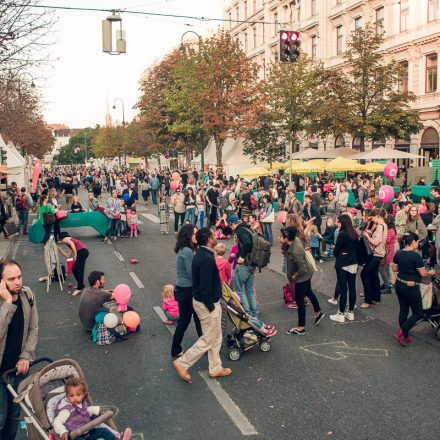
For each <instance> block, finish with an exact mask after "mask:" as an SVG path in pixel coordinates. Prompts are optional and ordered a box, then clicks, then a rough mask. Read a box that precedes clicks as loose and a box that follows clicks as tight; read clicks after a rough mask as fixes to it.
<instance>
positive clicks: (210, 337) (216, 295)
mask: <svg viewBox="0 0 440 440" xmlns="http://www.w3.org/2000/svg"><path fill="white" fill-rule="evenodd" d="M196 240H197V244H198V246H199V248H198V250H197V253H196V255H195V256H194V259H193V262H192V277H193V295H194V300H193V305H194V310H195V311H196V313H197V316H198V317H199V319H200V323H201V326H202V333H203V334H202V336H200V337H199V339H198V340H197V341H196V343H195V344H194V345H193V346H192V347H191V348H190V349H189V350H188V351H186V352H185V353H184V354H183V355H182V356H181V357H180V358H179V359H176V360H175V361H174V362H173V366H174V368H175V370H176V371H177V374H178V375H179V376H180V378H181V379H182V380H184V381H185V382H188V383H191V382H192V378H191V375H190V374H189V372H188V369H189V368H191V367H192V366H193V365H194V364H195V363H196V362H197V361H198V360H199V359H200V358H201V357H202V356H203V355H204V354H205V353H208V363H209V377H211V378H213V379H214V378H218V377H224V376H229V375H231V374H232V370H231V369H230V368H224V367H223V365H222V361H221V359H220V347H221V345H222V329H221V317H222V308H221V306H220V297H221V294H222V287H221V281H220V275H219V273H218V269H217V265H216V263H215V257H214V247H215V246H216V244H217V239H216V238H215V234H214V232H213V231H212V230H211V229H210V228H202V229H199V230H198V231H197V234H196Z"/></svg>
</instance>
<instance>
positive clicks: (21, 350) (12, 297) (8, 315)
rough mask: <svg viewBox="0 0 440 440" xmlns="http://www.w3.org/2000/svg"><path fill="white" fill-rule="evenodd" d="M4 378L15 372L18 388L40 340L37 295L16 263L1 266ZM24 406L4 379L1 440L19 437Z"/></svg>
mask: <svg viewBox="0 0 440 440" xmlns="http://www.w3.org/2000/svg"><path fill="white" fill-rule="evenodd" d="M0 279H1V281H0V301H1V305H0V358H1V366H0V375H2V374H3V373H4V372H5V371H7V370H11V369H15V370H16V375H15V376H13V377H12V378H11V381H10V382H11V384H12V386H13V387H14V388H17V387H18V383H19V382H20V381H21V380H22V378H23V376H24V375H26V374H27V372H28V370H29V363H30V361H32V360H33V359H34V352H35V346H36V345H37V338H38V312H37V306H36V304H35V298H34V295H33V292H32V291H31V290H30V289H29V288H28V287H23V284H22V272H21V266H20V265H19V264H18V263H17V262H16V261H13V260H7V261H3V262H2V263H1V264H0ZM19 417H20V407H19V406H18V405H17V404H14V403H13V397H12V396H11V395H10V394H9V392H8V390H7V388H6V384H5V383H4V381H3V379H0V440H13V439H15V437H16V435H17V429H18V421H19Z"/></svg>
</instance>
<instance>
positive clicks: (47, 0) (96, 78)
mask: <svg viewBox="0 0 440 440" xmlns="http://www.w3.org/2000/svg"><path fill="white" fill-rule="evenodd" d="M42 3H43V4H48V5H50V4H52V5H57V6H58V5H65V6H80V7H88V8H93V7H97V8H103V7H104V8H116V9H122V8H127V9H132V10H137V11H147V12H160V13H167V14H168V13H170V14H181V15H182V14H183V15H190V16H197V17H200V16H203V17H216V18H221V17H222V8H221V6H222V0H106V1H105V2H104V1H102V0H101V1H100V0H44V1H43V2H42ZM56 14H57V16H58V18H59V21H58V23H57V25H56V34H57V38H58V42H57V44H56V45H55V46H54V47H53V49H52V53H51V59H53V60H55V61H53V62H52V63H51V65H50V66H48V67H47V68H46V69H45V72H44V76H45V78H46V79H45V80H44V81H40V83H41V85H43V87H42V89H41V92H42V94H43V97H44V100H45V101H46V104H45V108H44V109H43V111H44V116H45V118H46V121H47V122H48V123H51V124H53V123H64V124H66V125H67V126H69V127H70V128H82V127H87V126H95V125H96V124H103V123H104V121H105V112H106V98H107V96H108V101H109V106H110V112H111V116H112V118H113V119H114V120H120V119H121V107H120V103H119V102H118V103H117V104H116V106H117V109H116V110H113V109H112V105H113V101H114V99H115V98H121V99H122V100H123V101H124V103H125V115H126V116H125V119H126V120H127V121H130V120H131V118H132V116H133V110H132V107H133V105H134V104H135V103H136V100H137V98H138V96H139V91H138V80H139V78H140V75H141V73H142V71H143V70H144V69H146V68H147V67H148V66H149V65H150V64H151V63H152V62H154V61H155V60H156V59H158V58H160V57H161V56H163V55H164V54H166V53H167V52H168V51H170V49H171V48H172V47H173V46H175V45H178V44H180V38H181V36H182V34H183V33H184V32H185V31H187V30H195V31H199V32H203V31H204V30H205V31H206V30H209V29H210V28H211V29H212V28H214V29H216V28H217V27H218V26H219V23H217V22H206V21H203V22H200V21H194V20H189V19H184V18H180V19H171V18H153V17H145V16H137V15H136V16H134V15H130V14H122V23H123V29H125V30H126V33H127V35H126V39H127V53H126V54H124V55H118V56H111V55H108V54H105V53H103V52H102V38H101V21H102V20H103V19H105V18H106V16H107V15H109V14H106V13H101V12H80V11H78V12H77V11H60V10H58V11H56ZM186 24H191V25H192V26H187V25H186ZM185 38H191V34H190V35H188V36H187V37H185Z"/></svg>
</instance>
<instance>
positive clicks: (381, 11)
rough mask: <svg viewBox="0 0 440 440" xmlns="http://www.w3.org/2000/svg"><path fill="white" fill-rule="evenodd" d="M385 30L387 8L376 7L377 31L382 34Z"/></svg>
mask: <svg viewBox="0 0 440 440" xmlns="http://www.w3.org/2000/svg"><path fill="white" fill-rule="evenodd" d="M384 32H385V8H384V7H383V6H382V7H381V8H378V9H376V33H377V34H378V35H382V34H383V33H384Z"/></svg>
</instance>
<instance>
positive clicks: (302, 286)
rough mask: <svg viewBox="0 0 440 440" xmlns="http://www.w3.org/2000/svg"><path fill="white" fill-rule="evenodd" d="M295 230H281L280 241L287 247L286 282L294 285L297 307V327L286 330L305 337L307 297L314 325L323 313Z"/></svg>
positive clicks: (308, 265) (307, 262)
mask: <svg viewBox="0 0 440 440" xmlns="http://www.w3.org/2000/svg"><path fill="white" fill-rule="evenodd" d="M296 234H297V229H296V228H295V227H294V226H289V227H287V228H283V229H281V236H280V241H281V242H282V243H283V242H285V243H286V244H288V245H289V249H288V250H287V281H288V282H289V283H295V301H296V304H297V306H298V325H297V326H296V327H292V328H291V329H290V330H287V331H286V333H287V334H289V335H305V333H306V330H305V325H306V305H305V303H304V299H305V297H306V296H307V298H309V300H310V302H311V303H312V305H313V310H314V312H315V325H318V324H319V323H320V322H321V320H322V318H323V317H324V313H322V312H321V307H320V305H319V302H318V298H316V296H315V294H314V293H313V291H312V285H311V280H312V276H313V267H312V266H311V264H310V263H309V261H308V260H307V256H306V251H305V249H304V246H303V244H302V242H301V240H300V239H299V238H298V237H297V236H296Z"/></svg>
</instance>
